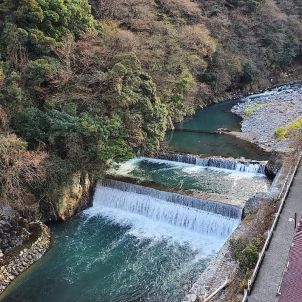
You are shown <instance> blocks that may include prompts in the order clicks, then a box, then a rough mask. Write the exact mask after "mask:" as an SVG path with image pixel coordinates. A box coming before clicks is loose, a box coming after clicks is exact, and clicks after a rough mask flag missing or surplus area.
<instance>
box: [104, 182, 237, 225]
mask: <svg viewBox="0 0 302 302" xmlns="http://www.w3.org/2000/svg"><path fill="white" fill-rule="evenodd" d="M102 185H103V186H104V187H109V188H113V189H118V190H120V191H123V192H128V193H136V194H141V195H144V196H149V197H152V198H155V199H158V200H164V201H168V202H170V203H175V204H178V205H182V206H187V207H191V208H195V209H198V210H202V211H205V212H211V213H215V214H219V215H221V216H225V217H229V218H235V219H241V216H242V209H241V208H240V207H236V206H234V205H230V204H225V203H222V202H218V201H211V200H206V199H199V198H194V197H191V196H188V195H181V194H177V193H172V192H165V191H160V190H156V189H152V188H148V187H143V186H139V185H135V184H130V183H126V182H122V181H117V180H111V179H105V180H104V181H103V183H102Z"/></svg>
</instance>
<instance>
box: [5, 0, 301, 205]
mask: <svg viewBox="0 0 302 302" xmlns="http://www.w3.org/2000/svg"><path fill="white" fill-rule="evenodd" d="M299 2H300V1H299V0H292V1H289V0H286V1H273V0H245V1H244V0H225V1H218V0H211V1H201V0H200V1H190V0H155V1H153V0H127V1H126V0H125V1H121V0H91V1H90V3H89V1H88V0H79V1H74V0H48V1H45V0H0V36H1V40H0V129H1V132H0V161H1V171H2V173H1V176H0V202H1V203H4V202H8V203H10V204H12V205H15V206H17V205H18V208H21V209H24V208H29V207H28V204H29V203H30V205H33V207H31V208H37V202H35V200H39V202H40V203H41V204H43V203H45V202H53V201H55V198H53V197H52V198H51V200H49V199H50V197H49V196H50V195H49V192H50V191H53V190H54V188H56V190H57V189H59V188H60V186H61V185H62V184H64V182H65V181H67V180H68V178H69V177H70V175H72V173H74V172H76V171H87V172H88V173H89V174H90V175H91V177H93V176H94V175H100V173H101V171H102V170H104V169H105V166H106V164H107V163H108V162H110V161H112V160H122V159H125V158H128V157H130V156H133V154H135V153H149V152H152V151H154V150H156V148H158V146H159V143H160V141H161V140H162V139H163V136H164V132H165V130H166V128H167V127H170V125H171V123H172V121H173V120H174V121H175V120H179V119H182V118H183V117H184V116H185V115H187V114H192V113H193V112H194V110H195V109H196V108H197V107H198V106H203V105H205V104H207V103H208V102H210V101H212V100H213V99H214V98H218V97H223V96H226V95H227V94H233V93H235V92H237V91H238V90H242V91H246V90H250V89H258V88H262V87H264V86H268V85H270V84H271V81H272V80H273V81H274V82H277V81H279V80H289V79H290V78H291V76H293V77H294V76H295V72H297V71H295V70H296V69H298V68H299V66H300V63H301V58H302V52H301V45H302V22H301V16H302V15H301V14H302V13H301V10H299ZM90 5H91V6H90ZM4 171H6V172H5V173H4ZM14 190H15V191H16V192H14V193H12V192H13V191H14ZM24 205H26V207H25V206H24Z"/></svg>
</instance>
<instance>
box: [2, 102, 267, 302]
mask: <svg viewBox="0 0 302 302" xmlns="http://www.w3.org/2000/svg"><path fill="white" fill-rule="evenodd" d="M230 106H231V102H226V103H221V104H217V105H213V106H211V107H209V108H207V109H205V110H203V111H200V112H198V113H197V115H196V116H195V117H194V118H193V119H191V120H187V121H185V122H184V123H182V124H179V125H177V127H183V128H190V129H195V130H208V131H213V130H216V129H217V128H221V127H223V128H229V129H231V130H238V129H239V128H238V127H239V126H240V119H239V118H237V117H236V116H234V115H232V114H231V113H230V112H229V111H228V110H229V108H230ZM168 138H169V141H170V143H171V146H173V147H174V148H175V150H179V151H184V152H193V153H194V152H195V153H199V154H200V153H206V154H210V155H225V156H229V155H231V156H234V157H238V156H246V157H248V158H254V159H263V157H262V155H260V154H259V152H258V150H256V151H253V148H250V146H243V145H242V144H241V142H240V143H239V141H238V140H236V139H233V138H230V137H226V136H217V135H207V134H199V133H188V132H186V133H183V132H175V133H173V134H172V135H171V134H168ZM151 165H153V164H151ZM194 169H195V171H194ZM194 169H191V168H189V169H187V170H186V169H183V168H181V169H178V168H175V167H167V166H166V165H163V166H162V165H157V164H156V165H155V166H152V169H151V170H152V171H154V173H153V172H152V173H150V163H146V162H142V163H140V164H139V166H138V167H137V168H136V169H135V170H133V171H132V173H133V176H135V177H150V179H152V180H154V181H158V182H159V183H165V182H166V183H167V184H170V185H174V186H185V187H186V188H193V189H196V188H199V187H200V186H201V185H202V186H205V187H206V186H208V187H211V190H212V191H213V192H220V191H221V187H223V190H225V191H227V192H229V193H230V190H229V188H228V187H229V186H230V182H228V180H227V179H228V178H229V177H230V175H229V174H227V173H221V172H217V174H215V173H216V172H215V173H213V171H210V170H207V169H204V171H206V173H208V176H207V177H210V179H211V181H212V184H209V182H207V181H206V179H204V178H202V177H201V174H202V173H203V172H202V173H200V171H197V170H196V167H194ZM199 169H200V168H199ZM162 171H164V173H162ZM233 175H235V174H233ZM215 178H216V180H214V179H215ZM217 178H218V179H219V180H221V185H220V184H219V182H218V181H217ZM230 178H231V177H230ZM238 181H239V179H238V178H237V179H236V178H234V179H233V180H231V183H232V185H233V187H234V186H235V185H236V184H237V185H238ZM248 181H250V179H248ZM217 186H218V187H219V186H220V189H219V190H218V189H217V188H215V187H217ZM240 186H241V185H239V186H238V187H240ZM243 191H244V190H243ZM239 222H240V221H239V220H235V219H231V218H229V217H225V216H222V215H218V214H213V213H208V212H203V211H200V210H197V209H193V208H188V207H185V206H181V205H177V204H172V203H168V202H165V201H163V200H157V199H155V198H152V197H150V196H149V197H148V196H144V195H141V194H135V193H127V192H122V191H119V190H115V189H110V188H106V189H105V188H98V189H97V191H96V196H95V198H94V206H93V207H92V208H90V209H88V210H86V211H85V212H84V213H83V214H82V215H79V216H76V217H74V218H73V219H71V220H70V221H68V222H65V223H64V224H56V225H54V226H52V231H53V235H54V242H53V247H52V248H51V249H50V251H49V252H48V253H47V254H46V256H45V257H43V259H42V260H41V261H39V262H38V263H36V264H35V265H33V266H32V267H31V268H30V269H29V270H28V271H27V272H26V273H24V274H23V275H22V276H21V277H19V278H17V279H16V280H15V281H14V282H13V283H12V284H11V286H10V287H9V288H8V290H7V291H6V292H5V295H2V297H1V298H2V299H1V301H2V302H71V301H72V302H159V301H166V302H181V301H182V299H183V298H184V296H185V294H186V293H187V292H188V291H189V289H190V288H191V286H192V285H193V283H194V282H195V281H196V279H197V278H198V276H199V275H200V274H201V272H202V271H203V270H204V269H205V268H206V267H207V266H208V264H209V262H210V260H211V259H212V258H213V256H214V255H215V254H216V253H217V252H218V251H219V249H220V248H221V247H222V245H223V244H224V242H225V241H226V240H227V238H228V237H229V236H230V234H231V233H232V232H233V230H234V229H235V228H236V226H237V225H238V224H239Z"/></svg>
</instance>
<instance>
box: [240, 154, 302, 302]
mask: <svg viewBox="0 0 302 302" xmlns="http://www.w3.org/2000/svg"><path fill="white" fill-rule="evenodd" d="M301 157H302V152H301V151H300V150H298V151H297V153H296V156H295V161H296V162H295V164H293V165H292V167H291V169H290V170H289V172H288V174H287V176H286V179H285V181H284V183H283V186H282V188H281V190H280V193H279V195H278V200H279V199H280V201H281V203H280V206H279V209H278V212H277V213H276V216H275V219H274V221H273V224H272V226H271V228H270V230H269V232H268V235H267V238H266V240H265V243H264V245H263V248H262V250H261V252H260V253H259V257H258V261H257V263H256V266H255V269H254V271H253V274H252V276H251V278H250V279H249V280H248V286H247V288H246V289H245V290H244V294H243V299H242V302H246V301H248V296H249V294H250V293H251V291H252V289H253V286H254V284H255V281H256V278H257V276H258V272H259V270H260V267H261V264H262V262H263V259H264V257H265V252H266V250H267V249H268V247H269V245H270V242H271V239H272V237H273V234H274V230H275V228H276V226H277V223H278V220H279V218H280V214H281V212H282V210H283V207H284V204H285V200H286V197H287V195H288V192H289V189H290V187H291V184H292V182H293V179H294V177H295V174H296V172H297V169H298V166H299V163H300V161H301Z"/></svg>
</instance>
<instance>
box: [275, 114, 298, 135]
mask: <svg viewBox="0 0 302 302" xmlns="http://www.w3.org/2000/svg"><path fill="white" fill-rule="evenodd" d="M301 129H302V117H298V118H297V119H295V120H293V121H292V122H290V123H289V124H287V125H285V126H283V127H279V128H277V129H276V130H275V135H276V136H277V137H279V138H280V139H281V140H285V139H286V138H287V137H289V136H290V135H291V134H293V133H294V132H296V131H299V130H301Z"/></svg>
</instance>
